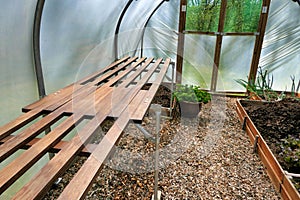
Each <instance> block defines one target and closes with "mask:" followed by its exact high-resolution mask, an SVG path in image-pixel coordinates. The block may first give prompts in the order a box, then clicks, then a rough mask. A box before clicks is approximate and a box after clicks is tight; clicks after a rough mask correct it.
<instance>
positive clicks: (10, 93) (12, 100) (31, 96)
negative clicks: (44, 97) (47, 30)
mask: <svg viewBox="0 0 300 200" xmlns="http://www.w3.org/2000/svg"><path fill="white" fill-rule="evenodd" d="M0 5H1V6H0V95H1V96H0V97H1V98H0V126H1V125H3V124H5V123H7V122H8V121H10V120H12V119H14V118H16V117H17V116H18V115H20V113H21V108H22V106H24V105H27V104H29V103H31V102H33V101H35V100H36V99H37V98H38V94H37V89H36V87H37V86H36V79H35V73H34V68H33V60H32V53H31V48H32V29H33V21H34V12H35V6H36V1H20V0H10V1H6V0H0Z"/></svg>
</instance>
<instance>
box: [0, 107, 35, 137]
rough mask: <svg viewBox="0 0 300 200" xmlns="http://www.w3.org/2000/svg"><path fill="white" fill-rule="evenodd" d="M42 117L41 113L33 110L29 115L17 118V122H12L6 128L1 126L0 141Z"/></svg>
mask: <svg viewBox="0 0 300 200" xmlns="http://www.w3.org/2000/svg"><path fill="white" fill-rule="evenodd" d="M40 115H41V111H38V110H33V111H30V112H28V113H25V114H22V115H20V116H19V117H17V118H16V119H15V120H13V121H10V122H9V123H7V124H5V125H4V126H1V127H0V140H1V139H3V138H5V137H7V136H8V135H10V134H11V133H13V132H15V131H16V130H18V129H20V128H21V127H23V126H24V125H26V124H28V123H29V122H31V121H33V120H34V119H36V118H38V117H39V116H40Z"/></svg>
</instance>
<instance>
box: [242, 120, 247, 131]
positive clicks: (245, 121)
mask: <svg viewBox="0 0 300 200" xmlns="http://www.w3.org/2000/svg"><path fill="white" fill-rule="evenodd" d="M246 124H247V117H244V120H243V126H242V129H243V130H246Z"/></svg>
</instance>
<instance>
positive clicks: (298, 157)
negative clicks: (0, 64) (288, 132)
mask: <svg viewBox="0 0 300 200" xmlns="http://www.w3.org/2000/svg"><path fill="white" fill-rule="evenodd" d="M280 147H281V149H282V154H283V156H284V161H285V162H286V165H287V168H288V169H295V168H300V140H299V138H293V137H288V138H286V139H282V144H281V146H280Z"/></svg>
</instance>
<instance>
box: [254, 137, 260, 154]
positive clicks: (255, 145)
mask: <svg viewBox="0 0 300 200" xmlns="http://www.w3.org/2000/svg"><path fill="white" fill-rule="evenodd" d="M258 138H259V135H256V136H255V140H254V144H253V153H257V143H258Z"/></svg>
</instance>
